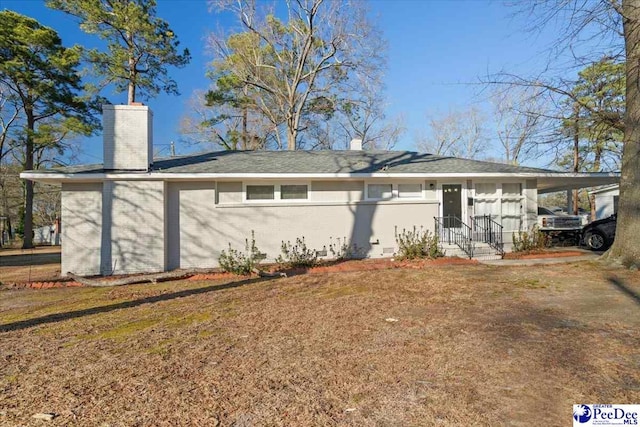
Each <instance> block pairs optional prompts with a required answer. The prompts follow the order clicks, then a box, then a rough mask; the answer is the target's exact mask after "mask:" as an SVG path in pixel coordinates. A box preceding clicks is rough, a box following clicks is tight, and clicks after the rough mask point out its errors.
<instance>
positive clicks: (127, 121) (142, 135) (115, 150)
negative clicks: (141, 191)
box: [102, 103, 153, 171]
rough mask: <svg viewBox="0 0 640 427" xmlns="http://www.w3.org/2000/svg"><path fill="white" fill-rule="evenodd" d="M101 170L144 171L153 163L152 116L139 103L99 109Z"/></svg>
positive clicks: (145, 107) (148, 110) (149, 110)
mask: <svg viewBox="0 0 640 427" xmlns="http://www.w3.org/2000/svg"><path fill="white" fill-rule="evenodd" d="M102 127H103V130H102V135H103V150H104V151H103V152H104V169H106V170H124V171H148V170H149V168H150V166H151V164H152V163H153V112H151V109H150V108H149V107H147V106H145V105H142V104H141V103H133V104H131V105H103V106H102Z"/></svg>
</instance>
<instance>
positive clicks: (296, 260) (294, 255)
mask: <svg viewBox="0 0 640 427" xmlns="http://www.w3.org/2000/svg"><path fill="white" fill-rule="evenodd" d="M280 247H281V249H282V254H281V255H278V258H276V262H277V263H278V264H280V265H281V266H284V267H302V268H306V267H313V266H314V265H316V263H317V262H318V252H317V251H316V250H315V249H310V248H308V247H307V244H306V243H305V241H304V237H302V238H300V237H298V238H297V239H296V243H295V244H291V242H288V241H287V242H284V241H283V242H282V245H281V246H280Z"/></svg>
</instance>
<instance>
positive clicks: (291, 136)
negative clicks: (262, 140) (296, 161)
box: [287, 120, 298, 150]
mask: <svg viewBox="0 0 640 427" xmlns="http://www.w3.org/2000/svg"><path fill="white" fill-rule="evenodd" d="M287 122H288V123H287V124H288V126H287V150H295V149H296V148H297V147H296V139H298V130H297V126H295V125H294V124H293V120H287Z"/></svg>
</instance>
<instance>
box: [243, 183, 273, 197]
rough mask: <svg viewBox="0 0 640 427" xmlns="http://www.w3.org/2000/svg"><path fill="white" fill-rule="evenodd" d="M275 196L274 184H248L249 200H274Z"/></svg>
mask: <svg viewBox="0 0 640 427" xmlns="http://www.w3.org/2000/svg"><path fill="white" fill-rule="evenodd" d="M274 198H275V187H274V186H273V185H247V200H273V199H274Z"/></svg>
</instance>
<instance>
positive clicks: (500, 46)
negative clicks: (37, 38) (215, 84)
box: [0, 0, 554, 163]
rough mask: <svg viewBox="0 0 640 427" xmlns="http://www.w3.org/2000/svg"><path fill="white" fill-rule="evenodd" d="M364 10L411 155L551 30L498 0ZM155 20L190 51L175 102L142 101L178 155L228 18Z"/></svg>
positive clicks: (408, 2)
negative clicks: (430, 124)
mask: <svg viewBox="0 0 640 427" xmlns="http://www.w3.org/2000/svg"><path fill="white" fill-rule="evenodd" d="M0 8H1V9H11V10H15V11H17V12H19V13H22V14H25V15H28V16H31V17H33V18H35V19H37V20H39V21H40V22H41V23H43V24H44V25H47V26H50V27H52V28H54V29H55V30H56V31H58V33H59V34H60V36H61V38H62V40H63V43H64V44H65V45H71V44H75V43H78V44H83V45H85V46H94V45H96V44H97V43H98V42H97V38H96V37H95V36H90V35H86V34H84V33H83V32H82V31H81V30H80V29H79V28H78V25H77V22H76V21H75V20H74V19H73V18H71V17H69V16H67V15H65V14H63V13H60V12H57V11H52V10H50V9H48V8H46V7H45V6H44V1H42V0H0ZM370 9H371V17H372V19H373V20H375V21H377V22H378V24H379V27H380V29H381V31H382V32H383V37H384V38H385V39H386V40H387V41H388V57H389V64H388V70H387V73H386V79H385V80H386V94H387V99H388V115H389V116H391V117H393V116H396V115H400V114H401V115H403V116H404V118H405V124H406V127H407V132H406V133H405V134H404V136H403V138H402V140H401V141H400V143H399V144H398V145H397V146H396V149H415V146H414V136H415V135H416V133H419V132H424V131H426V129H427V128H426V124H427V121H428V120H427V115H428V114H438V113H446V112H448V111H450V110H454V109H463V108H467V107H469V106H471V105H476V106H477V107H478V108H481V109H487V101H486V99H485V98H486V95H485V94H483V93H482V86H480V85H478V84H477V83H478V79H479V77H481V76H484V75H486V74H487V73H492V72H497V71H500V70H503V69H507V70H510V71H514V72H519V73H525V74H527V73H530V72H535V70H536V69H539V68H540V67H541V66H542V65H543V63H544V61H545V59H546V58H545V49H546V48H548V47H549V45H550V43H551V42H552V41H553V39H554V35H553V34H550V31H551V30H549V31H547V32H546V33H541V34H538V35H534V34H531V33H526V32H524V31H523V30H522V28H523V27H524V26H525V25H526V23H527V22H526V18H525V17H524V16H515V17H514V16H513V13H514V10H513V9H512V8H509V7H507V6H505V5H504V4H503V3H502V2H487V1H480V0H478V1H444V0H443V1H435V0H434V1H420V0H396V1H394V0H373V1H372V2H371V3H370ZM158 16H159V17H161V18H163V19H165V20H166V21H168V22H169V24H170V26H171V28H172V29H173V30H174V32H175V33H176V35H177V36H178V38H179V40H180V42H181V45H182V46H184V47H188V48H189V50H190V51H191V55H192V61H191V63H190V64H189V65H188V66H187V67H185V68H183V69H171V70H170V73H171V75H172V76H173V78H174V79H175V80H176V81H177V82H178V85H179V90H180V92H181V95H180V96H177V97H176V96H169V95H161V96H159V97H157V98H155V99H151V100H148V101H145V103H146V104H148V105H149V106H150V107H151V108H152V109H153V111H154V128H155V129H154V142H155V143H156V144H168V143H169V142H171V141H175V142H176V144H177V151H178V154H184V153H186V152H188V151H190V150H194V148H193V147H188V146H185V145H183V144H181V143H180V134H179V132H178V130H179V121H180V117H181V116H182V114H183V112H184V110H185V108H186V107H187V100H188V99H189V97H190V95H191V94H192V92H193V91H194V90H197V89H204V88H206V87H207V86H208V84H209V82H208V80H207V79H206V78H205V71H206V66H207V63H208V62H209V61H211V59H212V57H211V55H210V54H209V53H208V52H207V49H206V46H205V37H206V35H207V33H208V32H209V31H211V30H213V29H215V28H218V27H222V28H225V27H227V26H228V25H230V24H231V23H230V22H229V21H226V19H227V17H224V16H221V15H218V14H214V13H210V12H209V10H208V6H207V2H206V1H204V0H158ZM104 95H105V96H107V97H108V98H109V99H110V100H111V101H112V102H113V103H125V102H126V94H115V93H105V94H104ZM487 111H488V110H487ZM80 150H81V153H82V154H81V156H80V157H79V159H78V160H79V161H80V162H83V163H94V162H100V161H101V160H102V159H101V157H102V152H101V138H92V139H89V140H86V141H82V144H81V147H80ZM487 155H488V156H490V155H495V153H487Z"/></svg>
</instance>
